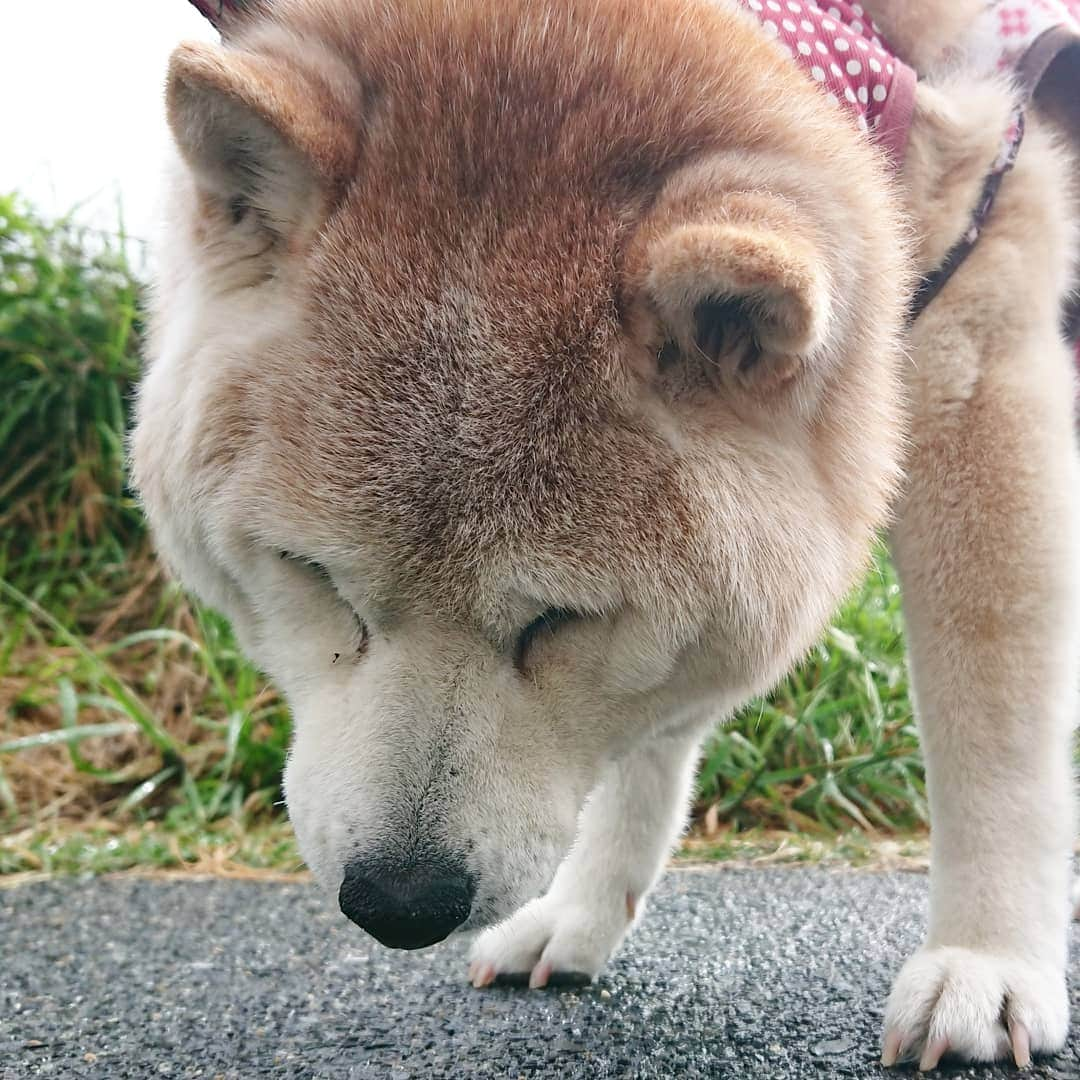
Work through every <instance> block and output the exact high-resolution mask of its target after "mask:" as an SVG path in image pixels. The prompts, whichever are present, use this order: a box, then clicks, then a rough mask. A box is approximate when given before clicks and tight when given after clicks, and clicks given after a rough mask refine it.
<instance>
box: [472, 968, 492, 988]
mask: <svg viewBox="0 0 1080 1080" xmlns="http://www.w3.org/2000/svg"><path fill="white" fill-rule="evenodd" d="M494 981H495V965H494V964H479V965H478V966H477V968H476V971H474V972H473V973H472V984H473V987H474V988H475V989H477V990H483V989H484V987H485V986H490V985H491V984H492V983H493V982H494Z"/></svg>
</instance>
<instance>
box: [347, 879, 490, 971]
mask: <svg viewBox="0 0 1080 1080" xmlns="http://www.w3.org/2000/svg"><path fill="white" fill-rule="evenodd" d="M475 893H476V886H475V884H474V882H473V879H472V876H471V875H470V874H469V872H468V871H467V870H466V869H465V867H464V866H463V865H461V864H460V863H457V862H456V861H453V860H450V859H445V858H439V859H433V860H428V861H426V862H418V863H416V864H415V865H413V866H410V867H409V868H408V869H403V868H402V867H400V866H392V865H389V864H387V863H385V862H382V861H379V860H372V859H362V858H359V859H353V860H352V861H351V862H349V863H348V864H346V866H345V879H344V880H343V881H342V883H341V888H340V889H339V890H338V904H339V906H340V907H341V910H342V911H343V912H344V913H345V914H346V915H348V917H349V918H350V919H352V921H353V922H354V923H356V925H357V926H359V927H360V928H361V929H363V930H366V931H367V932H368V933H369V934H370V935H371V936H372V937H373V938H375V940H376V941H380V942H382V944H383V945H387V946H389V947H390V948H391V949H423V948H426V947H427V946H428V945H434V944H435V942H436V941H442V939H443V938H444V937H446V936H447V934H449V933H450V931H451V930H454V929H455V928H456V927H458V926H460V925H461V924H462V923H463V922H464V921H465V920H466V919H467V918H468V917H469V912H470V911H471V910H472V902H473V896H474V895H475Z"/></svg>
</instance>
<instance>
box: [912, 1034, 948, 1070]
mask: <svg viewBox="0 0 1080 1080" xmlns="http://www.w3.org/2000/svg"><path fill="white" fill-rule="evenodd" d="M948 1049H949V1040H948V1039H947V1038H945V1036H941V1037H940V1038H937V1039H935V1040H934V1041H933V1042H932V1043H927V1044H926V1049H925V1050H923V1056H922V1058H921V1059H920V1061H919V1072H929V1071H930V1070H931V1069H936V1068H937V1067H938V1064H939V1063H940V1061H941V1059H942V1058H943V1057H944V1056H945V1053H946V1051H948Z"/></svg>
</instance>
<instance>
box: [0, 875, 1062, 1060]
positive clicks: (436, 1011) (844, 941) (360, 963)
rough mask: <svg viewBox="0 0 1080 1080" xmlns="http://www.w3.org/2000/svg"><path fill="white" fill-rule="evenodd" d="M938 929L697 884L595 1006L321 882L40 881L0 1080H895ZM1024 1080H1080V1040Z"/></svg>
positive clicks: (14, 899) (625, 961)
mask: <svg viewBox="0 0 1080 1080" xmlns="http://www.w3.org/2000/svg"><path fill="white" fill-rule="evenodd" d="M925 915H926V879H925V877H923V876H921V875H917V874H877V873H870V872H850V871H848V872H830V871H822V870H807V869H794V868H792V869H769V870H749V869H733V868H727V869H709V870H704V869H687V870H678V871H673V872H672V873H670V874H669V875H668V877H667V878H666V880H665V882H664V883H663V885H662V886H661V887H660V889H659V891H658V893H657V895H656V896H655V898H654V899H653V901H652V904H651V906H650V909H649V911H648V912H647V914H646V917H645V919H644V921H643V923H642V925H640V926H639V927H638V929H637V931H636V933H635V935H634V936H633V937H632V938H631V939H630V941H629V942H628V943H627V944H626V945H625V946H624V948H623V950H622V952H621V953H620V954H619V956H618V957H617V958H616V960H615V961H614V962H613V963H612V964H611V965H610V967H609V969H608V971H607V972H606V974H605V975H604V976H603V977H602V978H601V979H600V980H598V981H597V982H596V983H595V984H593V985H592V986H589V987H585V988H577V989H562V990H558V991H547V992H545V991H529V990H526V989H514V988H506V987H502V988H495V989H491V990H486V991H477V990H473V989H471V988H470V987H469V986H468V985H467V983H466V978H465V970H466V954H467V950H468V942H467V940H465V939H459V940H451V941H449V942H446V943H444V944H443V945H440V946H437V947H436V948H434V949H430V950H427V951H425V952H421V953H398V952H391V951H389V950H386V949H384V948H382V947H381V946H379V945H377V944H376V943H375V942H374V941H372V940H371V939H370V938H367V937H365V936H364V935H363V934H362V933H361V932H360V931H359V930H358V929H356V927H354V926H352V925H351V924H350V923H348V922H347V921H346V920H345V919H344V917H343V916H341V915H340V914H339V913H338V912H337V911H336V910H335V909H334V908H333V906H332V905H331V903H330V902H328V901H327V900H325V899H324V898H323V897H322V895H321V894H320V893H319V892H318V891H317V890H316V889H315V888H314V887H313V886H310V885H304V884H270V883H258V882H250V881H223V880H206V881H201V880H175V879H174V880H139V879H133V878H111V879H110V878H103V879H97V880H75V879H66V880H56V881H46V882H40V883H33V884H26V885H22V886H19V887H17V888H14V889H10V890H6V891H2V892H0V1078H2V1080H15V1078H21V1077H37V1076H51V1077H62V1078H64V1080H67V1078H69V1077H83V1076H86V1077H100V1078H108V1080H113V1078H123V1077H159V1076H167V1077H222V1078H229V1080H232V1078H242V1080H247V1078H249V1077H263V1076H273V1077H297V1078H308V1077H327V1078H331V1077H333V1078H337V1077H341V1078H348V1080H368V1078H380V1080H381V1078H384V1077H387V1078H393V1080H397V1078H405V1077H417V1078H419V1077H454V1078H471V1077H507V1078H517V1077H529V1078H533V1077H558V1078H560V1080H561V1078H573V1077H587V1078H589V1080H600V1078H605V1077H643V1078H644V1077H665V1078H666V1077H678V1078H684V1077H685V1078H694V1077H710V1078H713V1077H715V1078H728V1077H731V1078H736V1077H737V1078H740V1080H741V1078H754V1077H770V1078H771V1077H776V1078H781V1077H792V1078H794V1077H822V1076H824V1077H893V1078H895V1077H896V1075H897V1074H896V1073H894V1072H887V1071H885V1070H883V1069H881V1068H880V1067H879V1066H878V1065H877V1063H876V1057H877V1045H878V1038H879V1028H880V1020H881V1009H882V1005H883V1002H884V1000H885V995H886V993H887V991H888V987H889V982H890V979H891V976H892V974H893V973H894V972H895V970H896V969H897V968H898V966H899V964H900V963H901V961H902V960H903V958H904V957H905V956H906V955H907V954H908V952H909V951H910V950H911V949H912V948H914V947H915V945H916V944H917V943H918V941H919V939H920V937H921V932H922V927H923V925H924V921H925ZM1077 944H1078V945H1080V941H1078V942H1077ZM1073 956H1074V963H1073V970H1074V972H1078V973H1080V949H1077V948H1074V954H1073ZM1073 1009H1074V1017H1075V1018H1076V1021H1077V1026H1078V1027H1080V978H1077V979H1076V980H1075V982H1074V988H1073ZM942 1074H943V1075H954V1076H966V1077H985V1078H989V1077H998V1076H1002V1077H1003V1076H1010V1075H1015V1074H1013V1073H1011V1072H1009V1071H1007V1070H997V1069H984V1068H964V1069H953V1070H948V1069H945V1070H942ZM909 1075H910V1073H909ZM1026 1075H1028V1076H1031V1075H1035V1076H1049V1077H1059V1078H1072V1080H1080V1035H1074V1036H1073V1038H1072V1040H1071V1042H1070V1045H1069V1047H1068V1049H1067V1050H1066V1051H1065V1052H1064V1053H1062V1054H1060V1055H1058V1056H1057V1057H1055V1058H1053V1059H1049V1060H1043V1061H1040V1062H1039V1063H1037V1064H1036V1066H1035V1068H1034V1069H1033V1070H1032V1072H1030V1073H1028V1074H1026Z"/></svg>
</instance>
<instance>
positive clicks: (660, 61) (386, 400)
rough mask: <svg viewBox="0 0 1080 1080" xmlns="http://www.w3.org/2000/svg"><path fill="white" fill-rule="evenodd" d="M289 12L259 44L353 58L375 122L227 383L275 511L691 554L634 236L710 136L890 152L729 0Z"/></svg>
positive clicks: (426, 547)
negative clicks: (238, 373)
mask: <svg viewBox="0 0 1080 1080" xmlns="http://www.w3.org/2000/svg"><path fill="white" fill-rule="evenodd" d="M273 12H274V14H273V18H272V19H271V20H258V21H255V22H254V23H253V24H252V25H251V26H250V27H249V28H247V29H244V28H241V30H240V31H239V32H238V33H237V35H236V36H235V38H234V40H233V45H234V47H236V48H239V49H243V50H248V51H252V52H260V53H263V54H265V55H270V56H279V57H282V58H287V59H288V60H289V63H290V65H295V64H296V63H297V59H296V58H297V57H298V56H299V57H300V58H301V62H302V57H303V53H304V50H305V49H307V48H310V47H311V46H312V44H313V43H315V44H317V51H318V52H322V51H323V50H329V51H330V52H332V53H333V54H334V55H335V56H336V57H338V58H340V60H341V61H343V63H344V66H345V67H346V68H347V69H348V70H349V71H350V72H351V74H352V77H353V79H354V80H355V82H354V85H353V86H352V87H351V88H347V89H346V95H347V94H348V93H349V92H351V93H352V95H353V96H352V100H353V101H354V102H355V108H356V111H355V118H354V123H355V125H356V130H355V131H349V132H347V133H343V134H342V141H343V143H347V144H349V145H353V146H356V147H357V151H356V156H355V161H354V165H353V167H352V169H351V171H349V172H346V173H344V174H343V175H341V176H339V177H337V178H336V182H335V184H333V185H331V187H330V188H329V190H328V200H329V204H328V205H329V210H328V217H327V220H326V222H325V226H324V227H323V228H322V229H321V230H319V232H318V234H317V235H316V237H315V239H314V241H313V242H312V244H311V246H310V249H309V250H308V251H307V253H306V255H305V258H306V265H305V268H304V270H303V272H302V273H301V274H299V275H298V280H299V281H300V283H301V290H302V292H303V294H304V295H303V302H304V305H305V310H306V312H307V318H306V321H305V324H304V326H303V328H302V330H301V332H300V334H299V336H298V339H297V340H295V341H289V342H282V343H281V345H280V348H279V349H277V350H275V355H272V356H268V357H265V358H263V360H262V361H261V368H260V373H259V375H258V378H257V382H256V383H255V384H251V383H248V382H246V381H245V380H246V379H247V375H248V374H249V373H245V374H244V376H242V377H240V378H238V379H237V380H236V385H235V386H234V390H235V393H232V394H229V395H222V397H223V398H224V399H226V400H227V401H228V404H227V405H223V406H221V407H223V408H225V409H226V410H228V411H231V412H233V416H232V417H231V418H230V422H228V423H222V424H220V428H221V430H223V431H227V432H228V438H229V440H230V442H232V445H233V449H234V450H235V449H236V448H237V442H236V440H237V434H238V432H239V431H240V430H242V429H244V428H247V429H248V430H249V431H250V432H251V433H252V436H253V437H254V436H255V433H256V432H258V431H259V430H260V429H262V430H265V429H266V428H267V427H268V428H269V429H270V430H271V431H272V432H273V436H272V438H271V439H270V440H268V441H267V442H266V443H265V444H264V451H265V452H266V453H267V454H269V455H270V459H269V460H267V461H266V462H265V463H264V465H263V466H262V468H261V469H260V474H261V479H262V481H263V483H262V484H261V485H259V480H260V478H255V483H256V484H257V485H259V486H261V487H262V489H263V495H264V496H265V498H267V499H268V500H270V501H272V504H273V507H274V510H273V515H274V518H275V519H276V520H278V521H281V520H285V521H288V522H289V524H288V525H287V526H285V527H286V528H288V529H294V530H295V531H296V534H297V535H300V536H304V535H307V536H309V537H311V538H312V542H313V543H315V542H318V543H319V544H320V545H322V546H323V547H324V549H325V548H336V549H338V550H343V551H344V550H347V549H348V547H349V544H350V543H352V542H357V541H358V542H360V543H365V544H370V543H378V545H379V547H380V548H381V549H382V550H383V551H384V552H386V553H392V555H393V558H394V559H395V560H396V561H404V562H406V563H423V564H425V565H427V566H429V567H430V566H431V564H432V563H433V562H435V561H438V562H439V563H441V564H443V565H444V566H445V567H446V568H447V569H448V570H451V569H452V574H453V575H454V576H456V578H457V579H458V580H463V579H464V578H465V577H467V576H469V574H470V571H471V570H474V569H475V568H476V564H477V561H478V553H480V552H483V553H485V554H491V553H493V552H499V553H501V554H503V555H504V556H505V555H508V554H510V553H512V552H513V551H514V549H515V548H516V547H517V546H518V543H519V542H523V541H524V538H525V537H528V538H529V546H530V548H531V550H533V551H537V550H539V551H548V552H550V553H551V554H552V557H554V556H555V554H556V553H557V552H559V553H561V558H562V559H563V560H564V561H566V562H570V563H572V562H573V561H574V559H575V557H576V556H575V552H580V551H581V549H582V547H583V545H582V543H581V536H582V534H585V533H587V534H588V535H589V537H590V542H589V547H590V548H592V549H593V550H594V551H598V552H600V553H604V552H605V551H608V552H611V553H612V554H615V550H614V549H615V548H616V547H618V548H619V549H620V550H619V551H618V558H619V559H620V560H621V561H622V562H623V564H624V566H625V565H629V564H631V563H633V562H635V561H638V562H640V563H641V565H643V566H646V565H647V566H650V567H651V568H652V570H653V571H655V569H656V568H657V567H658V566H660V567H662V566H664V565H665V564H666V563H667V561H668V559H672V560H674V559H675V558H676V556H677V554H678V556H679V557H681V558H682V559H683V560H684V561H685V559H686V556H687V554H688V551H687V539H688V537H690V536H691V535H692V534H693V530H694V529H695V528H696V527H697V524H698V523H697V522H696V521H695V520H694V518H695V514H694V511H693V509H692V502H693V500H692V499H688V498H687V496H686V493H685V492H684V491H683V490H682V489H681V483H680V478H679V474H678V471H677V469H676V467H675V462H674V452H673V451H672V450H671V449H670V447H669V446H668V444H667V443H666V442H665V441H664V440H662V439H661V438H660V437H659V436H658V435H657V434H656V433H655V430H654V426H653V425H649V424H646V423H644V422H643V421H642V419H641V417H640V415H639V409H640V408H641V406H640V400H641V396H642V395H641V392H640V388H637V387H635V384H634V379H635V378H636V377H637V376H635V375H634V374H633V372H634V371H636V370H640V367H641V365H640V363H639V362H637V361H636V360H635V358H634V357H633V356H632V355H631V354H634V353H635V352H638V353H640V352H641V351H642V350H654V349H655V348H656V346H657V345H658V344H659V343H658V342H657V341H653V340H650V341H642V340H640V339H635V338H632V337H631V335H629V334H628V333H627V331H626V329H625V322H624V320H623V318H622V316H623V313H624V308H625V306H626V304H627V303H628V302H629V301H630V299H632V298H630V297H628V295H627V292H628V289H630V288H631V286H632V283H631V282H630V281H629V280H628V274H627V272H626V268H625V258H626V252H627V246H628V243H629V241H630V239H631V238H632V236H633V234H634V232H635V229H636V228H637V227H638V226H639V224H641V223H642V221H643V220H644V219H645V218H646V217H647V214H648V209H649V206H650V204H651V203H652V201H653V200H654V199H655V197H656V194H657V192H658V190H659V189H660V187H661V186H662V183H663V181H664V179H665V177H667V176H669V175H670V174H671V173H672V172H674V171H675V170H677V169H678V168H679V167H680V166H681V165H683V164H686V163H689V162H691V161H693V160H695V159H698V158H700V157H702V156H704V155H707V154H709V153H714V152H722V151H730V150H739V151H750V152H753V151H755V150H759V149H763V150H767V151H769V152H777V151H779V152H781V153H799V152H800V151H801V150H802V149H803V148H806V147H811V146H812V147H814V153H815V156H816V158H817V160H822V159H825V160H830V161H831V162H833V164H834V167H835V168H836V171H837V174H838V175H840V176H843V177H845V179H846V181H847V183H848V184H849V185H850V186H851V188H852V190H854V191H858V190H859V189H860V187H861V188H862V189H863V190H865V191H874V190H878V189H880V186H881V185H880V174H879V172H878V169H877V166H876V165H875V163H874V161H873V159H872V155H871V154H869V153H868V152H866V151H865V149H862V148H860V147H859V145H858V142H857V140H855V139H853V138H852V137H851V135H850V133H847V132H845V131H844V129H843V128H842V126H841V125H839V124H837V123H836V121H835V119H834V118H833V117H832V116H830V115H829V110H828V109H822V108H821V103H820V99H819V98H818V96H817V94H816V92H815V91H814V89H813V88H812V87H811V86H809V84H807V82H806V81H805V80H804V78H803V77H802V76H801V75H799V74H798V73H797V72H795V71H794V69H793V68H792V67H790V66H789V65H788V64H786V63H785V62H784V61H783V60H782V58H780V57H779V56H778V55H777V54H776V52H775V51H774V50H773V49H772V48H771V47H769V46H768V45H767V44H766V43H765V42H764V41H763V40H762V39H761V35H760V34H759V33H758V32H757V31H756V30H755V29H753V28H751V27H750V25H749V24H748V23H747V22H746V21H745V20H744V19H743V17H742V16H741V15H740V14H738V13H736V12H734V11H731V10H728V9H726V8H724V7H723V6H722V5H720V4H718V3H716V2H715V0H702V2H696V0H653V2H651V3H648V4H642V3H641V2H640V0H559V2H558V3H543V4H537V3H534V2H532V0H498V2H482V0H469V2H467V3H466V2H461V0H394V2H393V3H389V2H373V0H349V2H343V0H279V2H278V3H275V5H274V7H273ZM293 70H294V71H295V70H296V68H295V66H294V67H293ZM293 89H294V91H295V93H297V94H303V93H304V92H305V91H304V86H303V84H302V81H298V82H297V84H296V85H295V87H294V88H293ZM334 156H335V155H334V154H333V153H329V152H328V153H326V154H324V155H323V158H324V159H331V158H333V157H334ZM869 288H870V289H871V290H872V288H873V286H869ZM886 306H888V305H886ZM237 412H239V413H242V414H246V417H245V419H239V420H238V419H237V415H236V413H237ZM240 458H243V453H241V454H240ZM233 460H234V461H235V460H237V458H235V457H234V459H233ZM249 479H250V478H249ZM316 538H318V539H317V541H316ZM635 548H638V549H640V551H641V552H642V553H643V554H644V553H647V558H646V559H644V560H635V557H634V550H635ZM447 576H450V575H447Z"/></svg>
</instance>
